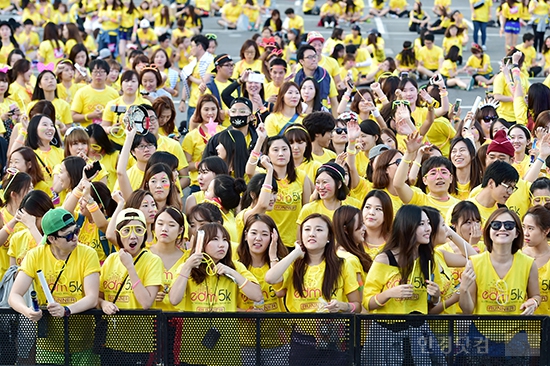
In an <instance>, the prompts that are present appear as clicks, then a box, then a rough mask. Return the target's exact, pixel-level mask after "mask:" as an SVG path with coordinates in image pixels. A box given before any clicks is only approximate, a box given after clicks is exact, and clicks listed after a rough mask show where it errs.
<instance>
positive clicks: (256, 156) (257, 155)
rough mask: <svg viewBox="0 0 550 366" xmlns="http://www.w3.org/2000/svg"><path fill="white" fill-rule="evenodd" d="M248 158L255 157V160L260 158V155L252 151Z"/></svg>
mask: <svg viewBox="0 0 550 366" xmlns="http://www.w3.org/2000/svg"><path fill="white" fill-rule="evenodd" d="M250 156H253V157H255V158H259V157H260V156H262V153H261V152H259V151H254V150H252V151H251V152H250Z"/></svg>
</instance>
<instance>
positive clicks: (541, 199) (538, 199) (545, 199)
mask: <svg viewBox="0 0 550 366" xmlns="http://www.w3.org/2000/svg"><path fill="white" fill-rule="evenodd" d="M531 202H533V204H534V205H542V204H546V203H550V196H534V197H531Z"/></svg>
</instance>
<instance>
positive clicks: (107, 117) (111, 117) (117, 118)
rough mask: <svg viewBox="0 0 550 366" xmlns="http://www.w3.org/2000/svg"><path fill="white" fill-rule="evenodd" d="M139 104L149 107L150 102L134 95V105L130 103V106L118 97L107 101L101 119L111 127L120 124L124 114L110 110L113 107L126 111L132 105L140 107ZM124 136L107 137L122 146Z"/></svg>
mask: <svg viewBox="0 0 550 366" xmlns="http://www.w3.org/2000/svg"><path fill="white" fill-rule="evenodd" d="M117 95H118V93H117ZM140 104H147V105H151V102H150V101H149V100H148V99H145V98H143V97H142V96H141V95H139V94H137V95H136V99H135V100H134V103H131V104H126V103H125V102H124V99H122V97H118V98H116V99H114V100H109V101H108V102H107V104H106V105H105V108H104V109H103V116H102V117H101V118H102V119H103V120H104V121H107V122H110V123H111V125H113V126H114V125H116V124H118V123H120V124H122V117H123V116H124V114H120V115H117V114H116V113H115V112H113V111H112V110H111V108H112V107H114V106H125V107H126V109H128V108H130V106H132V105H140ZM123 131H124V129H123ZM125 136H126V134H125V133H121V134H120V136H113V135H109V139H110V140H111V141H113V142H116V143H117V144H119V145H124V139H125Z"/></svg>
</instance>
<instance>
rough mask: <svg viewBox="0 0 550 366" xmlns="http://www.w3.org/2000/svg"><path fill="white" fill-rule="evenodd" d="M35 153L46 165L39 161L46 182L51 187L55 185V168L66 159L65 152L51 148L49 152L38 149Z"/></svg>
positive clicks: (57, 148)
mask: <svg viewBox="0 0 550 366" xmlns="http://www.w3.org/2000/svg"><path fill="white" fill-rule="evenodd" d="M34 152H35V153H36V156H38V157H39V158H40V159H42V163H44V165H42V163H41V162H40V160H39V161H38V165H40V167H41V168H42V173H43V174H44V181H45V182H46V184H48V186H49V187H51V186H52V183H53V174H54V168H55V166H56V165H58V164H61V162H62V161H63V159H64V158H65V152H64V151H63V149H61V148H59V147H55V146H50V150H49V151H43V150H40V149H36V150H34Z"/></svg>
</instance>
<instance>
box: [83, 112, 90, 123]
mask: <svg viewBox="0 0 550 366" xmlns="http://www.w3.org/2000/svg"><path fill="white" fill-rule="evenodd" d="M84 121H86V122H90V120H89V119H88V115H87V114H85V115H84Z"/></svg>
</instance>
